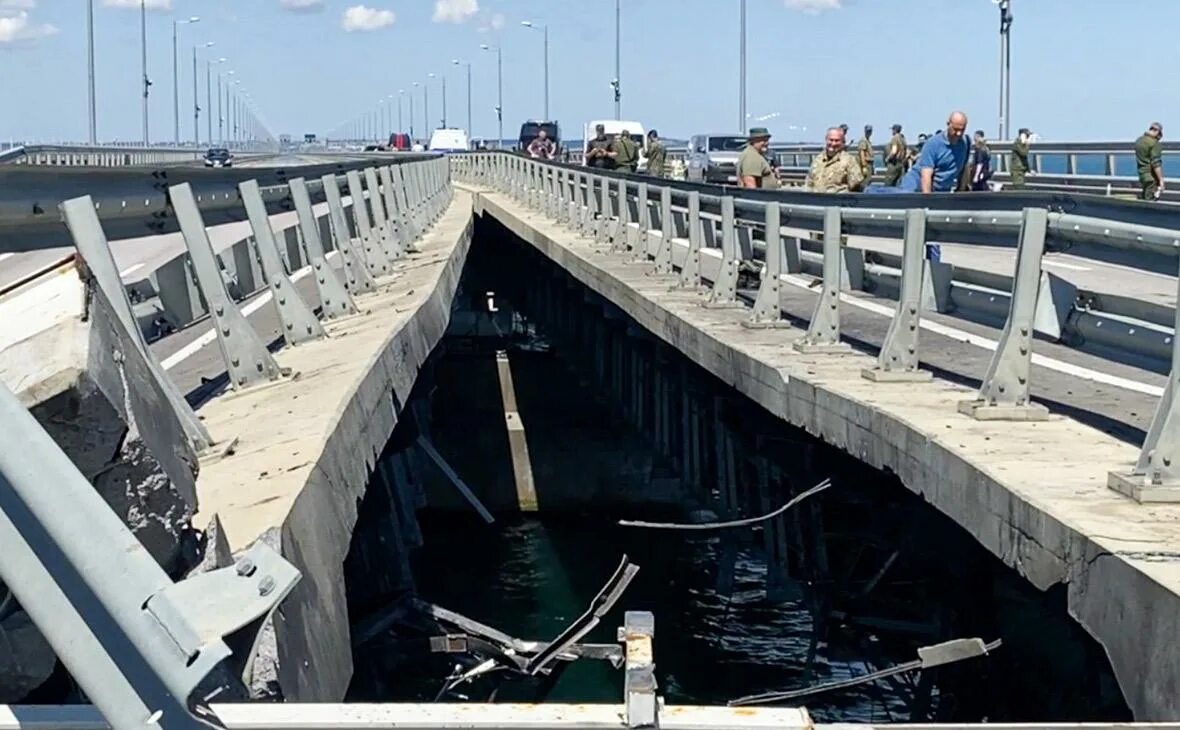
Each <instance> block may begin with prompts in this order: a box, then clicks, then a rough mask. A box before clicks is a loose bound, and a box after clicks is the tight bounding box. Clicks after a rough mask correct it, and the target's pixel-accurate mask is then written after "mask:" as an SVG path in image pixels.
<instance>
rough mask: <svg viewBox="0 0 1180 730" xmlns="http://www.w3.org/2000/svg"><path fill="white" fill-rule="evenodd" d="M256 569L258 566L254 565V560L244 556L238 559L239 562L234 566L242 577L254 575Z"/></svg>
mask: <svg viewBox="0 0 1180 730" xmlns="http://www.w3.org/2000/svg"><path fill="white" fill-rule="evenodd" d="M256 569H257V568H256V566H255V565H254V561H253V560H251V559H250V558H242V559H241V560H239V561H238V564H237V565H236V566H234V570H236V571H237V573H238V575H240V576H242V577H247V576H251V575H254V571H255V570H256Z"/></svg>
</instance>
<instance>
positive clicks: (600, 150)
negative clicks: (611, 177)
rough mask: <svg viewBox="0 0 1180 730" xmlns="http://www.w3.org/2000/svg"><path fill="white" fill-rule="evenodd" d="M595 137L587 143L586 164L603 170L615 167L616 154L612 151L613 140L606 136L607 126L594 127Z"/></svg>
mask: <svg viewBox="0 0 1180 730" xmlns="http://www.w3.org/2000/svg"><path fill="white" fill-rule="evenodd" d="M594 132H595V136H594V139H592V140H590V141H589V142H587V143H586V164H587V165H589V166H590V167H597V168H599V169H602V170H613V169H615V155H614V152H613V151H611V140H610V138H609V137H607V136H606V127H605V126H604V125H601V124H599V125H596V126H595V127H594Z"/></svg>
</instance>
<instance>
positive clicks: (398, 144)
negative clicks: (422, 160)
mask: <svg viewBox="0 0 1180 730" xmlns="http://www.w3.org/2000/svg"><path fill="white" fill-rule="evenodd" d="M413 144H414V143H413V140H411V139H410V135H408V134H406V133H405V132H394V133H393V134H391V135H389V149H391V150H397V151H398V152H407V151H409V149H410V147H411V146H413Z"/></svg>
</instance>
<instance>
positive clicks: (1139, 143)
mask: <svg viewBox="0 0 1180 730" xmlns="http://www.w3.org/2000/svg"><path fill="white" fill-rule="evenodd" d="M1163 137H1164V125H1162V124H1160V123H1159V122H1152V123H1151V126H1150V127H1148V128H1147V131H1146V132H1144V133H1143V136H1142V137H1140V138H1139V139H1137V140H1135V167H1137V168H1138V170H1139V199H1140V200H1159V199H1160V195H1161V194H1162V193H1163V192H1164V159H1163V152H1164V150H1163V145H1161V144H1160V140H1161V139H1163Z"/></svg>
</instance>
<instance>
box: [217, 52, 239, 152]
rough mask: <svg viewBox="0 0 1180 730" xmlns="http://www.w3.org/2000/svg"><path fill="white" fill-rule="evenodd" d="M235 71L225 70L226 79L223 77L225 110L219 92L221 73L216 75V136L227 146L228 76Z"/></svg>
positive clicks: (229, 79)
mask: <svg viewBox="0 0 1180 730" xmlns="http://www.w3.org/2000/svg"><path fill="white" fill-rule="evenodd" d="M236 73H237V72H236V71H234V70H233V69H230V70H229V71H226V72H225V76H226V79H225V94H224V99H225V110H224V111H222V98H223V95H222V93H221V75H220V74H218V76H217V138H218V140H220V142H221V144H224V145H226V146H227V147H228V146H229V145H228V144H227V143H228V142H229V140H227V139H226V135H227V133H228V132H229V119H228V115H229V87H230V83H231V82H232V81H233V79H231V78H229V77H230V76H233V75H235V74H236Z"/></svg>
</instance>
